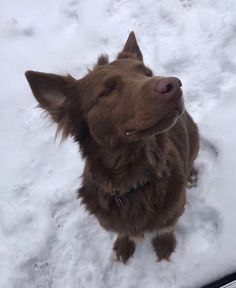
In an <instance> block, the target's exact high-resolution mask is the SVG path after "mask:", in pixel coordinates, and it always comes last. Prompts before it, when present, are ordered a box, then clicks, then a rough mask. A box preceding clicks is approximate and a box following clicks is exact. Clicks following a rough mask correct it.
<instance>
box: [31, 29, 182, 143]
mask: <svg viewBox="0 0 236 288" xmlns="http://www.w3.org/2000/svg"><path fill="white" fill-rule="evenodd" d="M26 78H27V80H28V82H29V85H30V87H31V89H32V91H33V94H34V96H35V98H36V99H37V101H38V102H39V104H40V106H41V107H42V108H43V109H45V110H46V111H47V112H48V113H49V114H50V115H51V117H52V119H53V120H54V121H55V122H57V123H58V129H59V130H60V131H62V135H63V136H64V137H66V136H69V135H71V136H74V137H75V138H76V139H77V140H78V141H79V142H83V141H85V140H86V139H88V138H90V139H92V141H94V142H96V144H97V145H99V146H116V145H120V144H121V143H123V144H124V143H130V142H137V141H139V140H140V139H144V138H145V137H148V136H150V135H154V134H159V133H162V132H164V131H166V130H168V129H169V128H171V127H172V126H173V125H174V124H175V123H176V121H177V119H178V117H179V116H180V115H181V114H182V113H183V111H184V105H183V99H182V91H181V88H180V87H181V82H180V80H179V79H177V78H175V77H159V76H154V75H153V73H152V71H151V70H150V69H149V68H148V67H146V66H145V64H144V62H143V56H142V53H141V51H140V48H139V46H138V44H137V42H136V38H135V34H134V33H133V32H131V33H130V35H129V37H128V40H127V42H126V44H125V46H124V48H123V50H122V51H121V52H120V53H119V54H118V57H117V59H116V60H115V61H113V62H109V61H108V58H107V57H106V56H100V57H99V59H98V62H97V64H96V66H95V67H94V69H93V70H92V71H90V72H89V73H88V74H87V75H86V76H84V77H83V78H81V79H79V80H76V79H74V78H73V77H71V76H59V75H55V74H48V73H40V72H34V71H27V72H26Z"/></svg>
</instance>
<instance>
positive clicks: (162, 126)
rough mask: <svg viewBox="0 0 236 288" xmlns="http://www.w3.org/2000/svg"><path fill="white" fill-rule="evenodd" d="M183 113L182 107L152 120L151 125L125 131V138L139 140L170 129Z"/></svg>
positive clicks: (131, 140)
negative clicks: (156, 119)
mask: <svg viewBox="0 0 236 288" xmlns="http://www.w3.org/2000/svg"><path fill="white" fill-rule="evenodd" d="M183 113H184V108H183V109H181V111H179V110H174V111H173V112H171V113H169V114H167V115H165V116H164V117H162V118H161V119H160V120H158V121H156V122H155V121H153V125H150V126H149V127H147V128H144V129H131V130H127V131H126V132H125V135H126V137H127V140H128V141H129V142H133V141H137V140H140V139H142V138H144V137H147V136H152V135H157V134H160V133H163V132H165V131H167V130H169V129H171V128H172V127H173V126H174V125H175V124H176V122H177V120H178V119H179V117H181V116H182V115H183Z"/></svg>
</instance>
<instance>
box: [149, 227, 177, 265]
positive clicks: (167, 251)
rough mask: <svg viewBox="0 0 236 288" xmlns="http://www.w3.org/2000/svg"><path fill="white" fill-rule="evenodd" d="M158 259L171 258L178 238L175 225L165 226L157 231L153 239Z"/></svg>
mask: <svg viewBox="0 0 236 288" xmlns="http://www.w3.org/2000/svg"><path fill="white" fill-rule="evenodd" d="M152 244H153V247H154V249H155V252H156V254H157V257H158V260H159V261H161V260H163V259H165V260H168V261H169V260H170V255H171V253H172V252H174V250H175V247H176V239H175V234H174V228H173V227H167V228H163V229H161V230H160V231H158V232H157V235H156V237H155V238H154V239H153V241H152Z"/></svg>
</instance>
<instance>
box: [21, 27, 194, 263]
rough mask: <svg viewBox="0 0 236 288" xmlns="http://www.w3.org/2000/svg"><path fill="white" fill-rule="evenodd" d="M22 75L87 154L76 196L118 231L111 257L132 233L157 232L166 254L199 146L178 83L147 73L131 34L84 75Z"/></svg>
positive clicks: (129, 247) (129, 243)
mask: <svg viewBox="0 0 236 288" xmlns="http://www.w3.org/2000/svg"><path fill="white" fill-rule="evenodd" d="M26 78H27V80H28V82H29V85H30V87H31V89H32V91H33V94H34V96H35V97H36V99H37V100H38V102H39V103H40V106H41V107H42V108H43V109H45V110H46V111H47V112H48V113H49V115H51V117H52V119H53V121H55V122H56V123H57V124H58V131H59V132H61V133H62V137H63V138H66V137H68V136H69V135H70V136H73V137H74V139H75V141H76V142H78V144H79V146H80V148H81V152H82V155H83V157H84V158H85V168H84V173H83V184H82V187H81V188H80V189H79V191H78V195H79V197H81V198H82V202H83V203H84V204H85V205H86V207H87V209H88V210H89V211H90V213H92V214H94V215H95V216H96V217H97V219H98V220H99V222H100V224H101V225H102V226H103V227H104V228H105V229H107V230H109V231H114V232H116V233H118V237H117V239H116V241H115V243H114V247H113V249H114V250H115V252H116V256H117V258H118V259H119V260H122V261H123V262H126V261H127V260H128V259H129V257H130V256H132V255H133V253H134V250H135V244H134V238H136V237H143V234H144V233H145V232H148V231H155V232H156V236H155V238H154V240H153V245H154V248H155V251H156V253H157V256H158V258H159V260H161V259H169V257H170V255H171V253H172V252H173V251H174V249H175V246H176V240H175V235H174V231H175V226H176V222H177V221H178V218H179V217H180V215H181V214H182V213H183V211H184V206H185V187H186V183H187V179H188V178H189V177H190V175H191V171H192V167H193V161H194V159H195V158H196V156H197V153H198V149H199V138H198V130H197V126H196V125H195V124H194V122H193V120H192V118H191V117H190V115H189V114H188V113H187V111H185V110H184V104H183V97H182V90H181V88H180V87H181V82H180V80H179V79H177V78H174V77H168V78H165V77H156V76H153V74H152V71H151V70H150V69H149V68H147V67H146V66H145V65H144V63H143V56H142V53H141V51H140V49H139V47H138V44H137V42H136V38H135V35H134V33H133V32H131V33H130V35H129V38H128V40H127V42H126V44H125V46H124V48H123V50H122V51H121V52H120V53H119V55H118V57H117V59H116V60H115V61H113V62H109V61H108V58H107V57H106V56H100V57H99V59H98V62H97V65H96V66H95V67H94V69H93V70H92V71H90V72H89V73H88V74H87V75H86V76H84V77H83V78H82V79H79V80H75V79H74V78H72V77H71V76H58V75H54V74H47V73H40V72H33V71H27V72H26Z"/></svg>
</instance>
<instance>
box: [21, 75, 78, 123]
mask: <svg viewBox="0 0 236 288" xmlns="http://www.w3.org/2000/svg"><path fill="white" fill-rule="evenodd" d="M25 76H26V79H27V81H28V82H29V85H30V88H31V90H32V92H33V94H34V96H35V98H36V100H37V101H38V102H39V104H40V107H42V108H43V109H45V110H46V111H47V112H48V113H49V114H50V115H51V116H52V119H53V120H54V121H55V122H59V121H60V120H61V118H62V117H63V114H64V113H63V109H64V106H65V100H66V99H67V97H68V91H69V87H70V86H71V83H72V81H73V80H74V79H73V78H72V77H71V76H59V75H56V74H50V73H42V72H35V71H26V72H25ZM74 81H75V80H74Z"/></svg>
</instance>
